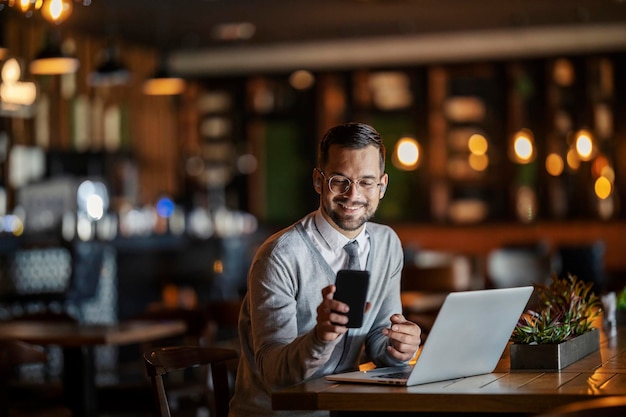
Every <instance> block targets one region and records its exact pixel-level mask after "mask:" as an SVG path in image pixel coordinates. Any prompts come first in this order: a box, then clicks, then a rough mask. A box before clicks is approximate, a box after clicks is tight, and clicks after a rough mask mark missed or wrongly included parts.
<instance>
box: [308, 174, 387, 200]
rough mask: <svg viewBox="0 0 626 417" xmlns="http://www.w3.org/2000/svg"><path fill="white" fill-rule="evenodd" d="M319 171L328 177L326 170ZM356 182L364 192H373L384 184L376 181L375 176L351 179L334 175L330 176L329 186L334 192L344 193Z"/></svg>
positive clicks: (358, 187)
mask: <svg viewBox="0 0 626 417" xmlns="http://www.w3.org/2000/svg"><path fill="white" fill-rule="evenodd" d="M318 171H319V173H320V174H322V176H323V177H324V179H326V178H327V177H326V174H324V171H321V170H319V169H318ZM352 184H354V185H355V186H356V187H357V189H358V190H359V191H360V192H361V193H362V194H368V195H369V194H373V193H374V192H375V191H376V190H377V189H378V187H379V186H381V185H382V183H380V182H376V180H375V179H373V178H367V177H365V178H358V179H356V180H351V179H350V178H348V177H344V176H343V175H333V176H332V177H330V178H328V188H329V189H330V191H331V192H332V193H333V194H344V193H347V192H348V190H350V187H351V186H352Z"/></svg>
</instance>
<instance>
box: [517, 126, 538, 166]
mask: <svg viewBox="0 0 626 417" xmlns="http://www.w3.org/2000/svg"><path fill="white" fill-rule="evenodd" d="M513 152H514V156H515V159H516V160H517V161H518V162H521V163H527V162H530V161H531V160H532V158H533V156H534V154H535V150H534V145H533V134H532V132H530V131H529V130H527V129H522V130H520V131H519V132H517V133H516V134H515V137H514V139H513Z"/></svg>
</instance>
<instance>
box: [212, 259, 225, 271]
mask: <svg viewBox="0 0 626 417" xmlns="http://www.w3.org/2000/svg"><path fill="white" fill-rule="evenodd" d="M213 272H214V273H216V274H222V273H224V264H223V263H222V261H221V260H219V259H216V260H215V261H214V262H213Z"/></svg>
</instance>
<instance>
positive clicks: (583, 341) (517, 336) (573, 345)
mask: <svg viewBox="0 0 626 417" xmlns="http://www.w3.org/2000/svg"><path fill="white" fill-rule="evenodd" d="M592 289H593V283H586V282H584V281H582V280H580V279H578V277H576V276H575V275H571V274H568V275H567V276H566V277H564V278H559V277H558V276H557V275H556V274H553V275H552V283H551V284H550V285H535V291H536V293H535V295H536V299H537V307H536V308H529V309H528V310H526V312H524V313H523V314H522V316H521V317H520V320H519V322H518V324H517V326H516V327H515V329H514V330H513V334H512V335H511V341H512V342H513V344H511V347H510V354H511V368H512V369H562V368H564V367H566V366H568V365H570V364H571V363H572V362H575V361H577V360H578V359H580V358H582V357H584V356H587V355H588V354H590V353H591V352H594V351H596V350H598V349H599V347H600V337H599V331H598V330H596V329H595V328H594V319H595V318H596V317H598V315H599V314H600V313H601V307H602V303H601V301H600V299H599V298H598V297H597V296H596V294H595V293H594V292H593V291H592Z"/></svg>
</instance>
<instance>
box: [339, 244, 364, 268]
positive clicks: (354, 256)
mask: <svg viewBox="0 0 626 417" xmlns="http://www.w3.org/2000/svg"><path fill="white" fill-rule="evenodd" d="M343 249H344V250H345V251H346V252H348V269H361V263H360V262H359V242H357V241H356V240H353V241H351V242H348V243H347V244H346V246H344V247H343Z"/></svg>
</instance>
